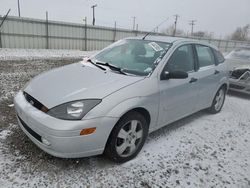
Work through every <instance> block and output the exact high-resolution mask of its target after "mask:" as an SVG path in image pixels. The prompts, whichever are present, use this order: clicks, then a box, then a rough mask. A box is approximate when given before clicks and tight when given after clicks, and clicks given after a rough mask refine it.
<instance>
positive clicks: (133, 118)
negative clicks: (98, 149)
mask: <svg viewBox="0 0 250 188" xmlns="http://www.w3.org/2000/svg"><path fill="white" fill-rule="evenodd" d="M147 135H148V123H147V121H146V120H145V118H144V116H143V115H141V114H140V113H138V112H135V111H132V112H129V113H127V114H126V115H125V116H123V117H122V118H121V119H120V120H119V121H118V123H117V124H116V125H115V127H114V129H113V130H112V132H111V135H110V137H109V139H108V142H107V145H106V149H105V154H106V155H107V157H108V158H109V159H111V160H112V161H114V162H120V163H121V162H126V161H129V160H131V159H132V158H134V157H135V156H136V155H137V154H138V153H139V152H140V150H141V148H142V146H143V145H144V142H145V140H146V138H147Z"/></svg>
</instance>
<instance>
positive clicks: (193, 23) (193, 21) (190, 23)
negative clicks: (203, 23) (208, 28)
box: [189, 20, 197, 36]
mask: <svg viewBox="0 0 250 188" xmlns="http://www.w3.org/2000/svg"><path fill="white" fill-rule="evenodd" d="M195 22H197V20H190V22H189V25H191V36H193V34H194V25H195Z"/></svg>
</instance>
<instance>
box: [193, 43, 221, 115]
mask: <svg viewBox="0 0 250 188" xmlns="http://www.w3.org/2000/svg"><path fill="white" fill-rule="evenodd" d="M195 51H196V59H197V62H198V72H197V78H198V82H197V83H198V87H199V96H198V98H197V104H198V105H197V110H199V109H203V108H206V107H208V106H210V105H211V102H212V100H213V98H214V94H215V92H216V91H215V90H217V87H218V84H219V82H220V79H221V74H222V73H221V70H220V68H219V67H218V66H217V61H216V58H215V56H214V52H213V49H212V48H210V47H209V46H205V45H200V44H195Z"/></svg>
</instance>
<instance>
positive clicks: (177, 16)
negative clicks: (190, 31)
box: [173, 14, 180, 36]
mask: <svg viewBox="0 0 250 188" xmlns="http://www.w3.org/2000/svg"><path fill="white" fill-rule="evenodd" d="M174 17H175V21H174V31H173V36H175V34H176V28H177V22H178V18H179V17H180V16H179V15H178V14H175V15H174Z"/></svg>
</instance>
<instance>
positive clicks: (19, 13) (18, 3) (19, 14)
mask: <svg viewBox="0 0 250 188" xmlns="http://www.w3.org/2000/svg"><path fill="white" fill-rule="evenodd" d="M17 5H18V16H19V18H20V17H21V12H20V2H19V0H17Z"/></svg>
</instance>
